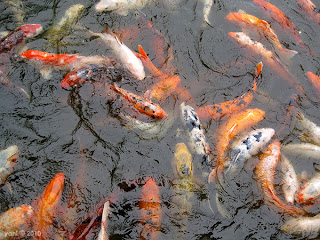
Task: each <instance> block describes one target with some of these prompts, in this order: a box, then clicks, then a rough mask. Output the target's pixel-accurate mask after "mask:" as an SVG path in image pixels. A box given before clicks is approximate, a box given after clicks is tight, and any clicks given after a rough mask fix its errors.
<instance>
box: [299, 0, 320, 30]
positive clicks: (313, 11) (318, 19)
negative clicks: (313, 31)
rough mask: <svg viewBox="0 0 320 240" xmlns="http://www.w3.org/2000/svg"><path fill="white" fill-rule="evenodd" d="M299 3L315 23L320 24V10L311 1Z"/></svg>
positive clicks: (306, 0) (303, 0)
mask: <svg viewBox="0 0 320 240" xmlns="http://www.w3.org/2000/svg"><path fill="white" fill-rule="evenodd" d="M297 2H298V4H299V6H300V7H301V8H302V10H304V11H305V12H306V13H307V14H308V15H309V17H310V18H311V19H313V21H315V23H317V24H320V13H319V8H317V7H316V5H314V3H313V2H312V1H311V0H297Z"/></svg>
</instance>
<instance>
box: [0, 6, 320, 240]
mask: <svg viewBox="0 0 320 240" xmlns="http://www.w3.org/2000/svg"><path fill="white" fill-rule="evenodd" d="M79 3H80V4H83V5H84V6H85V7H86V9H85V12H84V15H83V17H82V18H81V19H80V23H81V24H82V26H84V27H86V28H88V29H90V30H91V31H93V32H101V31H104V30H105V29H106V28H108V29H111V30H112V31H114V32H115V33H118V34H120V33H123V38H124V41H125V44H126V45H128V46H129V47H130V48H131V49H133V50H135V51H138V45H139V44H140V45H142V46H143V47H144V50H145V51H146V52H147V53H148V54H150V55H149V56H150V58H151V60H153V59H154V58H155V56H154V54H155V51H154V49H155V46H154V45H155V44H154V42H153V38H152V31H151V30H150V29H148V28H147V27H146V25H145V24H144V23H143V21H142V20H141V17H139V15H138V14H136V13H135V12H134V11H132V12H130V13H129V15H128V16H120V15H118V14H116V13H96V12H95V10H94V7H93V6H94V4H95V2H93V1H23V7H24V11H25V17H24V22H25V23H40V24H42V26H43V29H44V32H43V34H40V35H39V36H37V37H36V38H34V39H32V40H31V41H29V43H28V48H29V49H37V50H42V51H47V52H54V53H80V54H81V55H85V56H89V55H105V54H108V51H107V48H106V47H105V45H104V44H103V43H100V42H99V41H97V40H96V39H90V38H89V36H88V35H86V33H84V32H83V31H75V32H73V33H70V35H68V36H66V37H65V38H63V39H62V41H61V42H59V44H53V43H52V42H50V41H49V40H50V36H48V35H47V34H45V33H46V30H48V29H49V28H50V27H51V26H52V25H53V24H55V23H57V22H58V21H59V20H60V19H61V18H62V17H63V15H64V13H65V11H66V10H67V9H68V8H69V7H70V6H71V5H73V4H79ZM273 3H274V4H275V5H276V6H277V7H278V8H280V9H281V10H282V11H283V12H284V13H285V14H286V16H288V17H289V18H290V20H291V21H292V22H294V24H295V25H296V27H297V28H298V29H300V31H301V38H302V40H303V41H304V42H305V44H306V45H307V46H309V47H310V48H311V49H312V50H313V51H314V52H315V53H316V56H311V55H310V54H308V53H305V52H304V51H302V49H301V48H300V47H299V46H298V45H296V43H295V42H294V41H293V40H292V39H290V38H289V37H288V36H287V35H286V34H285V33H284V32H283V31H282V30H281V29H280V27H279V26H278V25H277V23H273V22H272V21H271V19H268V18H267V17H266V16H265V15H264V14H263V13H262V12H261V11H260V10H259V9H258V8H257V7H256V6H255V5H254V4H253V3H252V2H251V1H240V0H239V1H229V0H224V1H223V0H216V1H214V3H213V7H212V11H211V14H210V15H209V20H210V21H211V26H209V25H207V24H205V23H204V22H203V13H202V8H203V4H202V2H201V1H196V0H182V1H181V2H180V3H176V4H173V2H171V4H169V3H167V2H164V1H152V2H151V3H150V4H149V5H148V6H147V7H146V8H144V9H143V10H142V11H143V13H145V14H146V16H147V17H146V18H147V19H149V20H151V22H152V24H153V27H154V29H157V30H158V31H160V33H161V34H162V35H163V36H165V38H166V39H167V41H168V43H169V49H170V51H172V52H173V56H174V57H173V59H171V60H170V62H169V63H168V64H167V68H163V70H164V71H167V72H168V73H176V74H178V75H179V76H180V77H181V79H182V82H181V83H182V85H183V86H184V87H185V88H186V89H187V90H188V91H189V92H190V94H191V95H192V96H193V99H194V101H195V106H193V107H195V108H197V107H200V106H205V105H208V104H213V103H219V102H223V101H227V100H231V99H234V98H235V97H238V96H240V95H241V94H242V93H244V92H245V91H246V90H247V89H249V88H250V87H251V85H252V79H253V73H254V66H255V64H256V63H257V62H259V61H260V59H259V58H258V57H257V56H254V55H252V54H251V53H249V52H247V51H246V50H245V49H243V48H241V47H239V45H238V44H236V43H235V42H234V41H232V40H231V39H230V38H229V37H228V32H230V31H234V32H235V31H241V29H240V28H239V27H238V26H236V25H233V24H231V23H230V22H228V21H227V20H226V19H225V16H226V15H227V14H228V13H229V12H233V11H238V10H239V9H242V10H244V11H245V12H247V13H249V14H252V15H255V16H257V17H259V18H262V19H265V20H267V21H269V22H270V23H271V26H272V28H273V29H274V30H275V32H276V33H277V34H278V37H279V38H280V40H281V41H282V44H283V45H284V46H285V47H287V48H289V49H294V50H297V51H298V52H299V54H298V55H297V56H295V57H294V59H293V60H292V62H291V64H290V65H289V70H290V72H291V73H292V74H294V75H295V76H296V77H297V79H298V80H299V81H300V83H301V85H302V86H303V87H304V88H305V90H306V93H307V96H300V97H301V98H302V101H301V103H300V107H301V109H302V111H303V112H304V113H305V115H306V116H308V117H309V118H310V119H312V120H313V121H314V122H316V123H318V124H320V121H318V119H319V116H320V115H319V114H318V111H317V110H318V104H319V102H318V101H317V98H316V92H315V91H314V90H313V88H312V85H311V84H310V82H309V81H308V79H307V78H306V72H307V71H311V72H314V73H315V74H319V67H318V66H319V57H318V56H319V52H320V42H319V41H317V39H319V37H320V35H319V32H320V31H319V26H317V25H316V24H315V23H313V22H312V20H310V19H309V18H308V17H307V15H306V14H304V13H303V12H302V11H301V9H299V7H298V5H297V3H296V2H295V1H273ZM314 3H315V4H316V5H317V6H320V1H316V0H314ZM0 11H1V13H2V14H1V16H0V31H5V30H7V31H12V30H13V29H15V28H16V27H17V26H18V24H17V19H16V18H15V17H14V14H13V11H12V9H10V8H8V7H7V5H6V3H5V1H1V2H0ZM130 29H131V31H128V30H130ZM124 30H127V31H124ZM128 33H129V34H128ZM165 51H168V49H165ZM155 64H156V65H157V64H159V63H157V62H155ZM7 71H8V77H9V79H10V80H11V81H12V83H13V84H14V85H16V86H20V87H21V88H23V89H25V90H26V92H28V94H29V95H30V99H28V98H26V96H25V95H23V94H21V92H19V91H14V90H12V89H10V88H8V87H6V86H0V93H1V94H0V119H1V123H0V133H1V139H0V147H1V149H4V148H6V147H7V146H9V145H11V144H16V145H17V146H19V149H20V159H19V162H18V164H17V165H16V167H15V172H14V173H13V174H11V175H10V176H9V178H8V180H7V181H8V182H9V183H10V184H11V186H12V189H13V193H12V194H10V192H9V191H8V190H7V188H6V187H5V186H3V187H1V189H0V199H1V200H0V201H1V212H4V211H6V210H7V209H9V208H12V207H16V206H19V205H21V204H30V203H31V202H32V201H33V200H34V199H35V198H36V197H37V196H38V195H39V194H40V193H41V192H42V191H43V189H44V187H45V186H46V185H47V183H48V182H49V181H50V180H51V179H52V177H53V176H54V174H55V173H58V172H62V173H64V174H65V176H66V184H65V188H64V190H63V195H62V206H63V208H62V209H65V206H66V205H67V203H68V202H70V196H71V195H72V193H75V194H76V201H75V204H74V205H73V207H72V208H70V209H69V210H68V211H65V210H61V211H62V213H61V214H60V217H58V218H56V220H55V223H54V229H55V230H54V232H55V231H60V232H61V233H60V236H63V237H62V238H64V239H68V234H69V233H73V231H75V229H76V228H77V227H78V226H79V225H80V224H81V222H82V221H83V220H84V219H86V218H87V217H89V216H93V215H94V211H95V209H96V206H101V203H103V201H104V200H107V199H112V200H113V202H114V203H113V204H112V205H111V214H110V215H109V223H108V235H109V237H110V239H139V233H140V230H141V224H140V222H139V221H140V212H139V205H138V201H139V198H140V194H141V187H142V186H143V183H144V180H145V179H146V178H148V177H152V178H154V179H155V181H156V182H157V184H158V186H159V190H160V195H161V201H162V203H161V209H162V221H161V232H160V234H159V239H235V238H236V239H291V236H288V235H286V234H283V233H281V232H280V230H279V229H280V227H281V226H282V224H283V223H284V221H285V220H287V219H289V217H287V216H283V215H281V214H279V213H277V212H276V211H275V209H274V208H272V207H270V206H268V205H265V203H264V201H263V195H262V192H261V190H260V188H259V186H258V184H257V182H256V179H255V174H254V167H255V165H256V162H257V159H258V158H253V159H251V160H250V161H249V162H248V164H247V166H246V169H245V171H243V172H242V173H241V174H240V176H238V177H237V179H236V181H237V182H238V185H237V188H236V189H231V188H230V189H226V191H225V192H224V191H220V192H219V190H217V189H216V188H215V187H214V186H207V185H206V184H203V183H199V182H196V183H194V186H193V188H192V191H193V192H192V196H191V197H190V199H189V201H190V204H191V206H192V208H191V210H190V211H188V212H187V213H185V214H183V215H181V213H179V212H180V210H181V207H180V205H179V202H177V201H174V199H175V196H176V194H177V193H175V187H174V183H175V182H176V181H177V179H176V175H175V174H174V169H173V167H172V165H171V161H172V158H173V153H174V149H175V145H176V143H178V142H185V143H187V142H188V137H187V136H186V135H185V134H184V132H183V124H182V123H181V121H180V118H179V106H180V103H181V102H182V99H179V97H178V98H174V97H172V96H171V97H169V98H168V99H166V100H165V101H164V102H163V103H162V104H161V106H162V107H163V108H164V109H165V110H166V111H167V113H168V114H169V116H170V120H168V121H166V122H165V123H164V124H163V125H161V124H160V125H161V128H160V130H158V131H156V133H154V132H151V133H149V132H143V131H140V130H137V129H135V130H130V129H127V128H125V127H124V126H123V123H122V122H121V121H120V120H119V118H118V113H119V111H124V110H123V109H122V108H121V102H113V101H109V99H108V97H107V96H106V95H105V92H104V89H102V88H101V87H99V85H95V84H93V83H88V84H85V85H84V86H83V87H82V88H79V89H75V90H74V91H71V92H70V91H66V90H63V89H62V88H61V87H60V82H61V80H62V79H63V77H64V75H65V74H66V72H63V71H54V72H53V74H52V77H51V78H50V79H49V80H45V79H44V78H43V77H42V76H41V74H40V73H39V69H37V68H35V67H33V66H32V65H30V64H29V63H27V62H23V61H20V60H17V59H16V58H12V59H10V61H9V63H8V65H7ZM152 81H153V79H152V78H150V77H147V79H146V80H145V81H143V82H137V81H135V80H133V79H132V78H124V79H122V87H123V88H125V89H128V90H131V91H134V92H136V93H137V94H141V95H142V94H143V93H144V92H145V91H146V90H147V89H148V88H149V86H151V84H152V83H153V82H152ZM291 94H295V90H294V88H293V87H292V86H291V85H289V84H288V83H287V82H285V81H284V80H283V79H282V78H281V77H280V76H278V74H277V72H274V71H273V70H272V69H270V68H268V67H267V66H265V67H264V69H263V73H262V77H261V78H260V79H259V83H258V92H257V93H256V95H255V98H254V100H253V101H252V102H251V104H250V105H249V107H250V108H260V109H263V110H264V111H265V112H266V118H265V119H264V120H263V121H262V122H260V123H259V125H258V127H271V128H274V129H276V130H279V129H280V128H281V123H282V122H284V120H285V117H286V114H287V112H286V106H287V104H288V102H289V97H290V96H291ZM222 122H223V121H221V122H219V121H218V122H211V123H206V122H204V123H203V124H204V127H205V133H206V137H207V140H208V142H209V144H210V148H211V149H214V147H215V145H214V144H215V142H216V139H215V135H214V133H215V132H216V130H217V129H218V128H219V126H220V125H221V124H222ZM283 129H284V130H283V131H282V132H281V133H279V135H278V139H279V140H280V141H281V142H282V143H288V142H292V141H293V142H299V140H298V134H299V132H298V131H297V130H295V129H294V122H290V121H289V123H288V124H287V125H286V126H285V128H283ZM291 161H292V162H293V164H294V166H295V168H296V171H297V172H298V173H301V172H302V171H303V170H306V171H307V172H308V174H309V177H311V176H312V175H313V174H314V172H315V171H316V170H317V167H318V165H317V164H313V162H312V161H313V160H308V159H301V158H299V157H294V156H293V157H292V158H291ZM302 161H304V162H303V163H302ZM199 178H200V177H199ZM133 181H136V182H137V183H136V185H135V187H132V188H127V187H124V186H125V185H126V184H129V183H131V182H133ZM279 186H280V179H279V178H277V187H279ZM277 190H279V192H281V190H280V187H279V188H277ZM216 192H219V194H220V195H219V197H220V202H221V203H222V204H221V205H222V207H223V208H225V209H227V210H228V212H229V214H230V218H224V217H223V216H221V215H220V214H219V212H218V208H219V206H218V207H217V206H215V194H216ZM209 201H210V203H211V204H210V206H211V207H212V208H213V209H212V210H213V211H214V212H212V211H211V209H210V207H209V205H208V202H209ZM63 216H68V217H69V218H70V219H69V221H68V222H66V221H65V218H63ZM61 229H64V230H61ZM99 229H100V226H99V225H97V226H96V228H93V229H92V230H91V232H90V233H89V234H88V236H87V239H93V238H94V237H95V236H96V234H97V232H98V231H99ZM53 235H54V234H53ZM52 239H54V237H53V238H52ZM57 239H58V238H57Z"/></svg>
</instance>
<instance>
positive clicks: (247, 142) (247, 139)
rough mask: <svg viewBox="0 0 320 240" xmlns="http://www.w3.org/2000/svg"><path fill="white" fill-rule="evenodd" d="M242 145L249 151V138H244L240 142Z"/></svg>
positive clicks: (250, 143) (250, 144)
mask: <svg viewBox="0 0 320 240" xmlns="http://www.w3.org/2000/svg"><path fill="white" fill-rule="evenodd" d="M242 143H243V144H244V145H245V146H246V148H247V150H249V149H250V148H251V146H252V142H251V141H250V138H246V139H245V140H243V141H242Z"/></svg>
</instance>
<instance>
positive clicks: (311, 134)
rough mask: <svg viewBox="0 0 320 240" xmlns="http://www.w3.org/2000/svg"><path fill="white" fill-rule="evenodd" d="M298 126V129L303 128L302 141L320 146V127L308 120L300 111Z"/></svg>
mask: <svg viewBox="0 0 320 240" xmlns="http://www.w3.org/2000/svg"><path fill="white" fill-rule="evenodd" d="M297 125H298V128H300V127H301V128H302V129H301V131H302V134H301V135H300V139H301V141H304V142H309V143H313V144H316V145H318V146H320V127H319V126H318V125H316V124H315V123H313V122H311V121H310V120H309V119H307V118H306V117H305V116H304V115H303V114H302V112H300V111H297Z"/></svg>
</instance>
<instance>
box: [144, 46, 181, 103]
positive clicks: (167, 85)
mask: <svg viewBox="0 0 320 240" xmlns="http://www.w3.org/2000/svg"><path fill="white" fill-rule="evenodd" d="M139 54H140V55H141V57H140V58H141V59H144V60H143V63H145V65H146V66H147V68H148V70H149V69H151V72H152V73H153V74H154V76H156V77H158V78H159V79H161V81H159V82H158V83H156V84H155V85H153V86H152V87H151V89H150V90H148V91H147V92H146V94H145V97H148V98H150V99H152V100H153V99H155V100H157V101H159V102H161V101H163V100H164V99H166V98H167V97H168V96H169V95H170V94H171V93H172V92H173V91H174V90H175V89H176V88H177V86H178V84H179V82H180V81H181V78H180V77H179V76H178V75H173V76H169V75H167V74H165V73H163V72H161V71H160V70H159V69H157V68H156V67H155V66H154V65H153V63H152V62H151V60H150V59H149V57H148V55H147V54H146V52H145V51H144V50H143V48H142V47H141V45H139ZM149 71H150V70H149Z"/></svg>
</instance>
